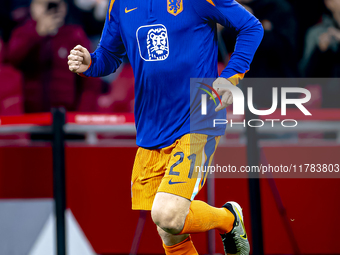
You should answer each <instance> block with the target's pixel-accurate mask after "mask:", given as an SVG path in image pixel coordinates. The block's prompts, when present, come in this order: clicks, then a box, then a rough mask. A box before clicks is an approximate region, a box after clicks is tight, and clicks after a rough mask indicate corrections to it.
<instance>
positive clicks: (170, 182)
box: [169, 179, 186, 185]
mask: <svg viewBox="0 0 340 255" xmlns="http://www.w3.org/2000/svg"><path fill="white" fill-rule="evenodd" d="M178 183H186V182H173V181H172V179H170V181H169V184H170V185H172V184H178Z"/></svg>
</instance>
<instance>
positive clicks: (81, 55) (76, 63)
mask: <svg viewBox="0 0 340 255" xmlns="http://www.w3.org/2000/svg"><path fill="white" fill-rule="evenodd" d="M67 63H68V68H69V69H70V71H71V72H74V73H83V72H85V71H86V70H87V69H88V68H89V66H90V63H91V56H90V53H89V51H88V50H87V49H86V48H84V47H83V46H81V45H77V46H76V47H74V48H73V50H71V51H70V55H68V62H67Z"/></svg>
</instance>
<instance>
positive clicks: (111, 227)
mask: <svg viewBox="0 0 340 255" xmlns="http://www.w3.org/2000/svg"><path fill="white" fill-rule="evenodd" d="M39 1H42V0H35V2H39ZM42 2H43V4H42V5H43V6H45V7H44V8H46V9H47V8H51V9H52V10H54V9H53V8H55V5H49V4H48V2H50V3H52V2H54V3H55V2H58V1H57V0H46V1H42ZM240 2H241V3H242V4H244V5H245V7H246V8H247V9H248V10H249V11H251V12H253V13H254V14H255V16H257V17H258V18H259V19H260V21H261V22H262V24H263V27H264V29H265V35H264V39H263V42H262V44H261V46H260V48H259V50H258V52H257V53H256V55H255V59H254V62H253V64H252V65H251V70H250V71H249V73H248V74H247V77H249V78H250V77H251V78H306V77H309V78H311V77H315V78H316V77H319V78H332V79H330V81H332V82H328V83H322V82H320V80H314V82H310V83H309V84H307V85H305V88H307V89H308V90H309V91H310V92H311V94H312V99H311V100H310V102H309V103H308V105H307V109H308V110H310V111H311V112H312V116H311V117H310V118H306V117H304V116H301V115H298V114H297V113H296V111H295V109H289V114H288V115H287V117H285V118H287V119H288V118H289V117H291V118H298V119H299V123H303V124H304V127H306V128H305V129H296V130H295V131H294V132H290V133H288V134H287V133H285V132H282V130H275V132H268V133H266V132H261V133H260V134H259V138H260V142H259V143H258V146H259V147H260V148H261V149H258V151H257V152H260V151H261V155H265V158H266V160H267V161H268V163H269V164H272V165H275V164H277V165H279V164H283V165H291V164H296V165H301V164H306V163H308V164H318V163H322V164H339V163H340V160H339V155H340V146H339V142H340V132H339V131H340V126H339V123H340V109H339V108H340V100H339V95H340V83H339V80H338V79H336V78H338V76H340V68H339V67H340V62H339V61H340V58H339V47H338V45H339V42H340V39H339V38H340V36H339V37H338V34H337V32H339V33H340V30H339V24H340V19H339V17H340V0H326V1H322V0H309V1H306V0H290V1H288V0H253V1H251V0H242V1H240ZM325 3H326V4H328V8H326V6H325ZM107 5H108V1H107V0H96V1H95V0H93V1H92V0H74V1H67V10H68V11H67V15H66V16H65V17H63V16H62V15H61V16H62V21H63V22H60V24H55V25H53V24H52V25H51V26H52V27H54V28H55V29H49V28H45V31H43V32H41V31H37V29H36V28H37V24H38V23H39V24H43V23H44V22H46V17H37V18H36V19H35V20H34V19H33V20H32V19H31V17H30V6H32V5H31V3H30V1H27V0H11V1H5V0H1V2H0V31H1V32H0V34H1V42H0V45H1V46H0V84H1V85H0V254H3V255H10V254H11V255H12V254H15V255H16V254H18V255H22V254H31V255H38V254H48V255H49V254H57V253H56V247H55V246H56V244H55V236H56V230H55V225H54V217H55V216H54V202H53V201H54V200H53V196H54V195H53V166H54V164H53V153H52V146H51V142H50V140H51V139H53V135H52V134H53V133H52V132H51V131H52V130H51V126H52V115H51V114H50V112H51V109H52V108H55V107H61V106H62V107H63V108H64V109H66V111H67V115H66V125H65V126H64V127H65V132H66V145H65V146H66V147H65V173H66V178H65V179H66V207H67V213H66V225H67V237H66V240H67V251H68V253H67V254H70V255H76V254H85V255H86V254H103V255H105V254H106V255H108V254H163V249H162V245H161V240H160V238H159V237H158V236H157V232H156V229H155V226H154V225H153V223H152V220H151V218H150V216H149V214H148V213H143V212H142V213H140V212H135V211H132V210H131V209H130V207H131V202H130V195H131V191H130V182H131V181H130V174H131V169H132V165H133V161H134V155H135V152H136V149H137V148H136V146H135V143H134V128H133V116H132V111H133V97H134V94H133V80H134V79H133V75H132V70H131V67H130V65H129V63H128V60H127V59H126V60H125V61H124V64H123V66H122V68H120V69H119V70H118V72H117V73H116V74H113V75H110V76H109V77H106V78H103V79H83V78H80V77H77V76H76V75H73V74H71V73H70V72H69V71H68V69H67V59H66V58H67V54H68V52H69V50H70V47H71V48H72V47H73V46H75V45H76V44H78V43H81V44H83V45H84V46H87V47H89V48H91V49H92V50H94V49H95V47H96V44H97V43H98V40H99V37H100V33H101V30H102V26H103V22H104V18H105V13H106V8H107ZM48 6H49V7H48ZM330 7H331V8H330ZM65 14H66V13H65ZM330 27H331V28H332V29H329V28H330ZM334 29H335V30H334ZM39 33H40V34H39ZM313 42H314V44H313ZM234 43H235V31H233V30H230V29H225V28H221V27H219V47H220V52H219V61H220V63H219V68H220V69H222V68H223V67H224V66H225V65H226V64H227V62H228V58H229V56H230V54H231V53H232V50H233V45H234ZM325 45H326V46H325ZM312 81H313V80H312ZM273 86H274V85H273ZM254 90H255V89H254ZM270 91H271V87H270V86H268V85H266V86H264V85H262V87H261V84H260V85H259V86H258V87H257V88H256V90H255V92H254V93H255V94H254V100H255V104H256V106H257V107H259V108H261V107H263V108H268V107H270V106H271V94H270ZM248 139H249V137H248ZM247 144H248V142H247V137H246V136H245V129H241V130H239V129H237V130H232V129H231V130H230V132H228V133H227V135H226V137H225V139H224V140H222V143H221V146H220V147H219V149H218V150H217V152H216V157H215V163H219V162H225V158H226V155H228V163H229V164H231V165H234V166H237V167H240V166H244V165H247V163H248V162H247V161H248V160H249V158H247V146H246V145H247ZM254 153H255V154H256V152H254ZM59 156H60V155H59ZM260 160H262V161H263V158H261V159H260ZM261 163H263V162H261ZM54 167H55V166H54ZM310 177H311V176H306V177H305V178H294V176H289V178H280V179H274V180H275V181H274V182H273V181H272V180H273V179H267V178H261V179H260V180H259V184H260V198H261V207H260V209H261V219H262V224H261V231H262V234H263V248H264V254H340V244H339V241H338V240H339V237H340V236H339V233H338V229H339V227H340V220H339V217H338V215H339V213H340V203H339V202H340V201H339V198H338V194H339V191H340V185H339V184H340V179H338V178H321V175H320V178H319V177H315V175H314V176H313V177H314V178H310ZM249 194H250V190H249V180H248V179H247V178H238V179H227V178H219V179H215V180H214V181H212V180H209V182H208V185H206V187H205V188H204V189H203V190H202V191H201V193H200V194H199V196H198V197H197V199H202V200H206V201H209V203H212V204H215V205H216V206H220V205H222V204H224V202H225V201H226V200H235V201H238V202H239V203H240V204H241V205H242V207H243V209H244V212H245V224H246V228H247V231H248V235H249V237H250V240H251V241H252V240H253V239H254V238H253V237H252V233H253V231H252V226H253V225H252V220H251V213H252V210H251V208H250V196H249ZM139 237H140V238H139ZM193 239H194V242H195V245H196V247H197V249H198V251H199V253H200V254H214V253H222V245H221V242H220V240H219V238H218V237H216V242H212V241H211V240H214V239H212V238H211V233H210V234H197V235H193ZM254 254H255V253H254ZM256 254H260V253H256Z"/></svg>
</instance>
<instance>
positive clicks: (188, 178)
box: [131, 134, 220, 210]
mask: <svg viewBox="0 0 340 255" xmlns="http://www.w3.org/2000/svg"><path fill="white" fill-rule="evenodd" d="M219 140H220V136H208V135H204V134H187V135H184V136H182V137H181V138H179V139H177V140H176V141H175V142H174V143H173V144H172V145H170V146H168V147H165V148H162V149H157V150H148V149H144V148H138V151H137V154H136V158H135V163H134V166H133V171H132V178H131V196H132V209H133V210H151V208H152V203H153V200H154V198H155V195H156V193H157V192H166V193H170V194H175V195H178V196H181V197H184V198H187V199H189V200H193V199H194V197H195V196H196V195H197V193H198V192H199V191H200V190H201V188H202V187H203V185H204V183H205V180H206V178H207V175H208V173H207V172H205V171H203V169H204V167H205V166H206V169H208V167H207V166H209V165H210V164H211V162H212V160H213V156H214V153H215V151H216V148H217V145H218V142H219ZM200 169H202V171H200Z"/></svg>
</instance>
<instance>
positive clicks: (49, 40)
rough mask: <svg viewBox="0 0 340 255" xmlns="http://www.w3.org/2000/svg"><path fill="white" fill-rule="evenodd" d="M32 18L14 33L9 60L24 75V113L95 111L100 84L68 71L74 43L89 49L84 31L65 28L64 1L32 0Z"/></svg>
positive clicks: (65, 6) (65, 9)
mask: <svg viewBox="0 0 340 255" xmlns="http://www.w3.org/2000/svg"><path fill="white" fill-rule="evenodd" d="M30 13H31V19H30V20H28V21H27V22H26V23H25V24H24V25H22V26H20V27H18V28H16V29H15V30H14V31H13V32H12V36H11V38H10V41H9V45H8V46H9V47H8V54H7V59H8V61H9V62H10V63H12V64H13V65H14V66H15V67H17V68H18V69H20V70H21V71H22V72H23V74H24V99H25V112H28V113H31V112H44V111H50V108H51V107H57V106H64V107H65V108H66V109H67V110H69V111H96V109H97V98H98V96H99V94H100V90H101V82H100V80H96V79H83V78H81V77H79V76H77V75H74V74H72V73H70V72H69V70H68V65H67V55H68V53H69V52H70V50H71V49H72V48H73V46H74V45H75V44H82V45H84V44H85V45H87V46H89V40H88V39H87V37H86V35H85V33H84V31H83V30H82V28H81V27H78V26H75V25H66V24H65V16H66V13H67V5H66V3H65V2H64V1H62V0H33V1H32V3H31V6H30Z"/></svg>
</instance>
